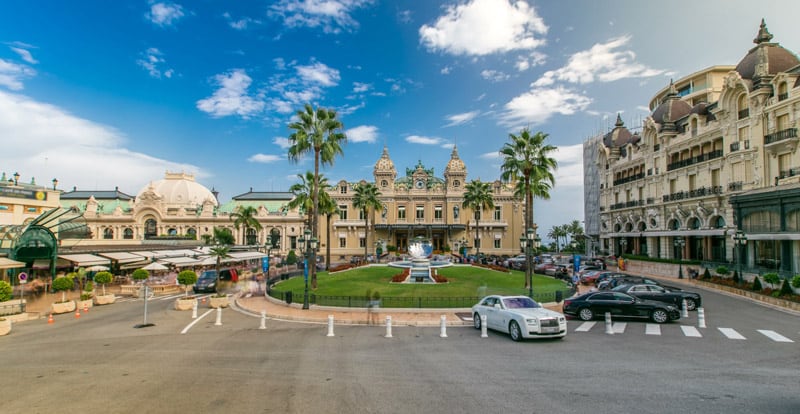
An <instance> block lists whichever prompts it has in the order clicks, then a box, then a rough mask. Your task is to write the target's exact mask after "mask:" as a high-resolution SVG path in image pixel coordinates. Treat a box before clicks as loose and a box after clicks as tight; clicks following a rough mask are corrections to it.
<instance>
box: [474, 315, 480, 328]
mask: <svg viewBox="0 0 800 414" xmlns="http://www.w3.org/2000/svg"><path fill="white" fill-rule="evenodd" d="M472 326H474V327H475V329H481V315H479V314H478V313H477V312H475V314H474V315H472Z"/></svg>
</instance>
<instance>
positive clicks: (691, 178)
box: [689, 174, 697, 191]
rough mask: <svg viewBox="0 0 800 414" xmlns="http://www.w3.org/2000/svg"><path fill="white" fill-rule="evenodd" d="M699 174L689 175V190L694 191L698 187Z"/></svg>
mask: <svg viewBox="0 0 800 414" xmlns="http://www.w3.org/2000/svg"><path fill="white" fill-rule="evenodd" d="M696 185H697V174H690V175H689V191H694V190H695V189H696V188H697V187H696Z"/></svg>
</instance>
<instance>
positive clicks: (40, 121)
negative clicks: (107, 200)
mask: <svg viewBox="0 0 800 414" xmlns="http://www.w3.org/2000/svg"><path fill="white" fill-rule="evenodd" d="M0 131H3V134H4V135H7V136H12V137H14V139H10V140H4V143H3V157H4V159H6V160H8V162H6V164H8V168H9V170H13V171H19V172H20V174H22V175H23V176H33V177H36V178H37V182H39V183H40V184H41V183H48V182H49V181H50V180H51V179H52V178H54V177H55V178H58V181H59V183H60V184H59V187H61V188H72V187H73V186H76V187H78V188H79V189H112V188H114V187H115V186H119V187H120V189H122V190H123V191H125V192H130V193H134V194H135V193H136V192H138V191H139V189H141V188H143V187H144V186H145V185H146V184H147V182H148V181H149V180H151V179H153V177H162V176H163V175H164V171H167V170H168V171H187V172H194V173H196V176H197V177H198V178H201V177H207V176H208V174H207V173H206V172H204V171H202V170H201V169H200V168H199V167H197V166H194V165H191V164H184V163H178V162H173V161H169V160H164V159H160V158H155V157H152V156H150V155H147V154H143V153H139V152H134V151H131V150H129V149H126V148H125V147H124V146H125V144H126V141H127V140H126V138H125V136H124V135H123V133H122V132H120V131H118V130H116V129H114V128H113V127H109V126H107V125H102V124H98V123H95V122H92V121H90V120H87V119H83V118H79V117H77V116H74V115H72V114H70V113H68V112H67V111H65V110H64V109H62V108H59V107H57V106H54V105H50V104H47V103H42V102H38V101H35V100H33V99H31V98H29V97H27V96H23V95H17V94H11V93H6V92H3V91H0ZM25 181H26V182H28V181H30V180H29V179H28V178H25Z"/></svg>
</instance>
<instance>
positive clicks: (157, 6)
mask: <svg viewBox="0 0 800 414" xmlns="http://www.w3.org/2000/svg"><path fill="white" fill-rule="evenodd" d="M183 16H184V13H183V6H181V5H179V4H175V3H168V2H161V3H151V4H150V11H149V12H148V13H145V17H147V19H148V20H150V21H151V22H153V23H154V24H157V25H159V26H161V27H164V26H171V25H172V24H173V23H175V22H177V21H178V20H180V18H181V17H183Z"/></svg>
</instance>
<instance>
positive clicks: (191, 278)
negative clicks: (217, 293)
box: [178, 269, 219, 297]
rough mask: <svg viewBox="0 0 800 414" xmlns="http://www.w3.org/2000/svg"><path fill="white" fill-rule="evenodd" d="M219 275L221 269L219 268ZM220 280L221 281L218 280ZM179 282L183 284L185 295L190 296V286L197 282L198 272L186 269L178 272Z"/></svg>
mask: <svg viewBox="0 0 800 414" xmlns="http://www.w3.org/2000/svg"><path fill="white" fill-rule="evenodd" d="M217 275H219V269H217ZM217 282H219V281H217ZM178 283H179V284H181V285H182V286H183V289H184V293H185V294H184V295H183V296H184V297H189V286H190V285H193V284H195V283H197V273H195V272H194V270H184V271H181V272H180V273H178Z"/></svg>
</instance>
